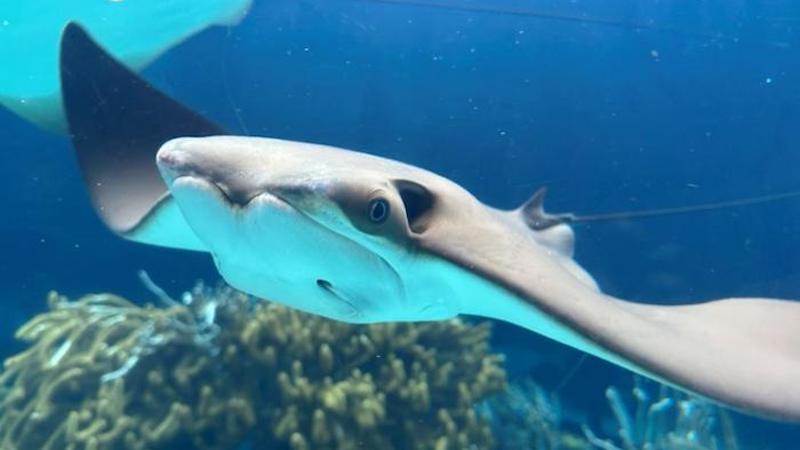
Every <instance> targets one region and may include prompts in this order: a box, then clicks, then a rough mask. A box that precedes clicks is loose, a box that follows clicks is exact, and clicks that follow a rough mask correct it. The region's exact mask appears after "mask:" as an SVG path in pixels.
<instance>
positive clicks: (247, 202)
mask: <svg viewBox="0 0 800 450" xmlns="http://www.w3.org/2000/svg"><path fill="white" fill-rule="evenodd" d="M157 163H158V167H159V169H160V171H161V174H162V176H163V177H164V181H165V182H166V184H167V186H168V188H169V192H170V193H171V196H172V198H174V200H175V202H176V203H177V205H178V207H179V208H180V210H181V212H182V214H183V217H184V218H185V219H186V222H187V223H188V224H189V226H190V227H191V229H192V231H193V232H194V234H195V235H196V236H197V237H198V238H199V240H200V241H202V243H203V244H204V246H205V248H206V249H207V250H208V251H209V252H210V253H211V254H212V255H213V257H214V261H215V263H216V265H217V268H218V269H219V272H220V274H222V275H223V277H224V278H225V279H226V281H228V282H229V283H230V284H232V285H233V286H236V287H238V288H240V289H242V290H245V291H247V292H250V293H253V294H256V295H259V296H261V297H264V298H271V299H275V300H276V301H278V302H281V303H285V304H288V305H290V306H292V307H295V308H298V309H302V310H305V311H311V312H314V313H316V314H321V315H324V316H327V317H330V318H333V319H337V320H343V321H348V322H378V321H390V320H423V319H427V320H434V319H442V318H446V317H452V316H454V315H455V314H457V312H458V311H457V309H456V307H455V305H453V304H448V303H446V302H444V301H436V299H432V298H431V297H429V296H426V295H419V291H418V289H416V288H414V289H413V292H409V288H408V286H410V285H417V284H418V283H417V281H412V282H410V280H409V270H411V271H413V270H414V269H413V266H414V264H413V261H414V258H411V257H410V255H412V254H413V253H415V252H416V251H417V250H416V247H417V243H416V239H417V237H418V236H419V234H418V233H419V232H420V231H422V229H423V228H424V227H425V220H426V213H427V212H428V210H429V207H430V206H432V204H433V202H434V199H433V197H432V196H431V195H430V192H429V191H428V190H427V189H426V188H424V187H423V186H421V185H419V184H417V183H415V182H413V181H410V179H408V178H409V177H408V176H411V175H418V174H424V175H426V176H427V177H429V178H430V179H432V180H436V181H437V182H438V183H440V184H446V183H447V180H445V179H440V178H439V177H436V176H435V175H433V174H430V173H427V172H424V171H421V170H419V169H416V168H413V167H411V166H405V165H403V164H400V163H397V162H394V161H389V160H384V159H381V158H377V157H372V156H368V155H363V154H358V153H355V152H349V151H346V150H340V149H333V148H330V147H325V146H321V145H313V144H306V143H299V142H292V141H284V140H279V139H265V138H246V137H237V136H216V137H208V138H178V139H174V140H171V141H169V142H167V143H166V144H164V145H163V146H162V147H161V149H160V150H159V151H158V155H157ZM403 175H406V177H404V176H403ZM416 279H419V277H416ZM428 291H430V292H436V289H435V288H434V287H433V286H430V289H428Z"/></svg>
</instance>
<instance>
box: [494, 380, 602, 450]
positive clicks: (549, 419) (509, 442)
mask: <svg viewBox="0 0 800 450" xmlns="http://www.w3.org/2000/svg"><path fill="white" fill-rule="evenodd" d="M479 411H480V414H481V415H482V416H483V417H486V418H487V420H489V423H490V424H491V426H492V430H493V432H494V434H495V436H502V437H503V438H502V439H501V440H499V441H498V443H497V444H498V449H500V450H506V449H508V450H518V449H536V450H588V449H589V448H591V447H590V444H589V442H588V441H587V440H586V439H585V438H583V436H579V435H578V434H576V433H575V432H574V431H571V430H569V429H568V428H567V427H565V426H563V424H562V422H563V417H562V411H561V402H560V401H559V399H558V397H557V396H556V395H555V394H554V393H552V392H548V391H546V390H545V389H543V388H542V387H541V386H539V385H538V384H536V382H534V381H533V380H532V379H530V378H521V379H518V380H515V381H514V382H513V383H511V384H510V385H509V386H508V388H507V389H506V390H505V391H504V392H503V393H501V394H499V395H496V396H494V397H492V398H489V399H487V400H485V401H484V402H483V403H482V404H481V405H480V408H479Z"/></svg>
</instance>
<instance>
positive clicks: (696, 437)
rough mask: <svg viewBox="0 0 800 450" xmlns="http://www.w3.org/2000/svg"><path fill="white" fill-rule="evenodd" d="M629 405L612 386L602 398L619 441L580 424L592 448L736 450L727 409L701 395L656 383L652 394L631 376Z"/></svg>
mask: <svg viewBox="0 0 800 450" xmlns="http://www.w3.org/2000/svg"><path fill="white" fill-rule="evenodd" d="M635 381H636V383H635V387H634V388H633V391H632V395H633V398H634V399H635V406H634V407H633V408H629V406H628V405H627V404H626V403H625V401H624V400H623V397H622V394H621V393H620V392H619V390H618V389H617V388H615V387H613V386H612V387H609V388H608V389H606V398H607V399H608V404H609V406H610V407H611V411H612V412H613V414H614V418H615V420H616V423H617V430H618V431H617V434H618V435H619V440H618V441H619V442H615V441H613V440H611V439H601V438H599V437H597V436H596V435H595V434H594V432H592V430H591V429H589V427H588V426H586V425H583V432H584V434H585V435H586V438H587V439H588V440H589V441H590V442H591V443H592V446H593V448H598V449H602V450H623V449H624V450H655V449H663V450H738V448H739V444H738V443H737V438H736V432H735V430H734V425H733V420H732V419H731V417H730V416H729V415H728V413H727V411H725V410H724V409H722V408H720V407H718V406H716V405H714V404H713V403H711V402H709V401H707V400H703V399H701V398H698V397H695V396H691V395H688V394H684V393H681V392H679V391H676V390H674V389H671V388H669V387H667V386H664V385H659V386H660V387H659V391H658V395H657V396H655V397H653V396H652V394H651V393H649V392H648V390H647V389H646V388H645V387H644V381H643V380H642V379H641V378H638V377H637V378H636V379H635Z"/></svg>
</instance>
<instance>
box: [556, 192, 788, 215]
mask: <svg viewBox="0 0 800 450" xmlns="http://www.w3.org/2000/svg"><path fill="white" fill-rule="evenodd" d="M798 197H800V191H793V192H783V193H780V194H770V195H762V196H759V197H750V198H743V199H738V200H728V201H724V202H714V203H703V204H700V205H690V206H681V207H677V208H659V209H648V210H643V211H622V212H614V213H604V214H589V215H585V216H576V215H568V216H565V217H564V219H565V221H566V222H573V223H574V222H600V221H611V220H625V219H640V218H645V217H657V216H667V215H675V214H688V213H694V212H701V211H710V210H715V209H723V208H734V207H740V206H749V205H756V204H760V203H767V202H774V201H778V200H788V199H792V198H798Z"/></svg>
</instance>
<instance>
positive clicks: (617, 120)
mask: <svg viewBox="0 0 800 450" xmlns="http://www.w3.org/2000/svg"><path fill="white" fill-rule="evenodd" d="M451 4H459V5H462V6H486V5H490V6H492V7H496V8H510V9H515V10H518V9H519V8H524V9H526V10H529V11H535V12H538V13H546V14H559V15H568V16H570V17H575V16H578V17H583V18H586V19H591V20H593V19H601V20H603V21H606V20H607V21H612V22H619V23H620V24H621V25H622V26H615V25H611V24H607V23H596V22H589V23H586V22H580V21H573V20H558V19H548V18H543V17H541V16H540V17H531V16H525V15H518V14H502V13H490V12H479V11H463V10H453V9H439V8H425V7H416V6H403V5H393V4H385V3H380V2H372V1H368V0H330V1H324V2H322V1H317V2H312V1H300V2H297V1H288V0H275V1H256V3H255V5H254V8H253V10H252V11H251V12H250V14H249V15H248V17H247V18H246V19H245V20H244V21H243V22H242V24H241V25H239V26H237V27H234V28H231V29H222V28H216V29H210V30H207V31H205V32H203V33H201V34H200V35H198V36H196V37H194V38H192V39H191V40H189V41H188V42H186V43H184V44H183V45H181V46H179V47H177V48H176V49H174V50H172V51H171V52H169V53H168V54H166V55H165V56H164V57H163V58H161V59H160V60H158V61H157V62H156V63H155V64H154V65H153V66H151V67H150V68H149V69H147V70H146V71H145V72H144V76H145V77H146V78H147V79H149V80H151V81H153V82H154V84H156V85H157V86H159V88H161V89H163V90H165V91H166V92H169V93H170V94H171V95H173V96H175V97H177V98H179V99H181V101H183V102H185V103H187V104H189V105H191V106H192V107H194V108H195V109H197V110H198V111H200V112H202V113H203V114H205V115H206V116H209V117H211V118H213V119H215V120H217V121H219V122H221V123H223V124H224V125H225V126H227V127H228V128H229V129H231V130H235V131H236V132H239V133H243V134H252V135H265V136H273V137H280V138H285V139H295V140H304V141H312V142H320V143H325V144H331V145H336V146H341V147H346V148H354V149H359V150H363V151H367V152H371V153H376V154H380V155H383V156H387V157H391V158H395V159H399V160H402V161H405V162H408V163H412V164H415V165H418V166H422V167H425V168H427V169H431V170H433V171H436V172H438V173H440V174H442V175H444V176H446V177H449V178H451V179H453V180H455V181H457V182H458V183H460V184H462V185H463V186H465V187H466V188H467V189H469V190H470V191H471V192H473V193H474V194H475V195H476V196H477V197H479V198H480V199H481V200H483V201H485V202H486V203H488V204H492V205H496V206H501V207H508V208H511V207H514V206H516V205H518V204H519V203H521V202H523V201H524V200H525V199H526V198H527V197H528V196H529V195H530V194H532V193H533V192H534V191H535V190H536V189H537V188H538V187H540V186H542V185H547V186H548V187H549V188H550V194H549V199H548V200H549V201H548V202H547V204H546V206H547V208H548V210H551V211H557V212H560V211H573V212H577V213H595V212H609V211H619V210H636V209H647V208H658V207H671V206H682V205H690V204H698V203H703V202H711V201H718V200H729V199H736V198H744V197H748V196H756V195H763V194H769V193H777V192H783V191H791V190H800V179H799V178H798V176H797V174H798V173H799V172H798V167H800V126H798V123H800V46H799V45H800V4H798V3H796V2H791V1H788V0H785V1H769V2H757V1H735V2H732V1H722V0H719V1H707V2H672V1H662V2H651V4H650V5H636V4H635V3H634V2H628V1H621V0H620V1H577V0H576V1H572V2H569V3H567V2H555V1H541V2H540V1H493V2H490V1H467V0H451ZM636 24H638V25H640V26H642V28H636V26H634V25H636ZM132 38H134V37H132ZM0 142H2V143H3V149H2V151H3V163H2V164H0V179H2V181H1V182H0V183H1V184H0V187H2V190H0V206H2V208H3V214H2V218H3V220H2V221H0V249H2V251H3V256H4V257H3V258H2V259H0V276H2V279H0V281H2V282H0V295H1V296H2V298H3V301H2V303H0V308H2V310H1V311H0V313H2V315H3V317H4V326H3V327H2V328H0V329H1V330H3V331H2V336H0V339H2V340H0V342H1V343H2V347H1V348H2V350H3V351H2V353H3V356H7V355H8V354H11V353H13V352H15V351H17V350H19V348H20V347H19V345H18V344H17V343H15V342H14V341H13V340H12V330H14V329H16V328H17V327H18V326H19V325H20V324H21V323H23V322H24V321H25V320H27V319H28V318H30V317H31V316H32V315H33V314H35V313H36V312H38V311H41V310H42V309H43V308H44V306H45V305H44V296H45V294H46V292H47V291H48V290H50V289H57V290H59V291H61V292H64V293H66V294H69V295H79V294H82V293H85V292H93V291H114V292H119V293H122V294H127V295H131V296H137V297H139V298H142V297H146V296H147V295H148V293H147V292H146V291H145V289H144V288H143V287H142V286H141V283H140V282H139V280H138V279H137V277H136V271H137V270H138V269H146V270H147V271H148V272H149V273H150V275H151V276H152V277H153V278H154V279H156V280H157V281H158V282H159V284H160V285H162V286H163V287H164V288H165V289H167V290H168V291H171V292H179V291H181V290H183V289H185V288H187V287H189V286H191V284H192V283H193V281H194V280H195V279H198V278H204V279H207V280H214V279H216V278H217V275H216V272H215V270H214V268H213V265H212V263H211V261H210V259H209V258H208V257H206V256H203V255H195V254H190V253H185V252H179V251H171V250H165V249H160V248H152V247H147V246H142V245H137V244H133V243H128V242H126V241H123V240H121V239H119V238H117V237H115V236H113V235H112V234H111V233H110V232H108V231H107V230H106V229H105V228H104V227H103V226H102V224H101V223H100V222H99V220H98V219H97V218H96V216H95V215H94V213H93V211H92V209H91V207H90V205H89V202H88V198H87V196H86V193H85V192H84V190H83V187H82V185H81V182H80V177H79V174H78V171H77V165H76V163H75V161H74V159H73V157H72V154H71V151H72V150H71V148H70V146H69V145H68V142H67V141H66V140H65V139H64V138H62V137H59V136H56V135H52V134H48V133H46V132H43V131H41V130H39V129H37V128H36V127H34V126H32V125H30V124H27V123H25V122H24V121H22V120H21V119H18V118H16V117H15V116H13V115H11V114H10V113H8V112H5V111H0ZM576 232H577V259H578V261H579V262H580V263H581V264H582V265H583V266H584V267H585V268H586V269H587V270H588V271H589V272H590V273H592V274H593V275H594V276H595V278H596V279H597V280H598V282H599V283H600V285H601V286H602V288H603V289H604V290H605V291H607V292H610V293H612V294H614V295H616V296H619V297H622V298H631V299H638V300H644V301H650V302H664V303H669V302H685V301H691V300H699V299H705V298H713V297H721V296H745V295H753V296H769V297H787V298H798V299H800V201H797V200H794V201H793V200H787V201H781V202H775V203H770V204H764V205H759V206H750V207H746V208H734V209H726V210H722V211H710V212H705V213H697V214H693V215H682V216H673V217H664V218H658V219H648V220H640V221H624V222H623V221H620V222H614V223H602V224H600V223H596V224H591V225H579V226H577V227H576ZM798 329H800V324H798ZM495 330H496V333H495V343H496V346H497V348H498V350H501V351H506V352H508V354H509V355H510V357H509V361H508V364H509V367H510V369H511V370H512V371H513V372H515V373H518V374H521V373H533V374H535V375H536V376H537V379H539V380H541V382H542V384H544V385H545V386H551V387H552V386H556V385H562V386H561V388H560V393H561V395H562V402H563V403H565V404H568V405H570V406H571V407H572V408H575V409H576V410H581V409H583V410H585V411H591V410H592V409H594V408H597V409H602V410H603V411H605V410H606V409H607V406H606V403H605V398H604V397H603V396H602V391H603V389H604V388H605V387H606V386H607V385H609V384H618V385H623V386H625V385H628V384H629V383H630V376H629V374H627V373H626V372H624V371H622V370H618V369H616V368H612V367H611V366H609V365H608V364H605V363H602V362H600V361H597V360H595V359H592V358H589V359H586V360H583V362H582V363H580V366H579V367H578V368H577V370H575V371H574V373H572V372H573V369H574V368H575V365H576V363H577V361H581V360H582V358H581V357H580V355H579V354H578V353H577V352H575V351H572V350H570V349H567V348H566V347H564V346H561V345H558V344H554V343H551V342H546V341H544V340H543V339H541V338H538V337H536V336H533V335H532V334H531V333H529V332H525V331H521V330H517V329H514V328H513V327H511V326H507V325H498V326H497V327H495ZM532 355H535V356H532ZM570 373H572V374H571V375H570V376H569V378H568V379H566V380H565V379H564V377H566V376H567V375H568V374H570ZM798 385H799V386H800V380H798ZM598 414H599V413H598ZM737 420H739V421H740V428H739V431H740V434H741V435H742V440H743V442H744V443H747V444H748V447H747V448H770V449H791V448H796V443H797V442H798V439H800V430H798V429H797V428H796V427H792V426H788V425H781V424H776V423H771V422H766V421H761V420H757V419H751V418H747V417H745V416H737Z"/></svg>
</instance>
